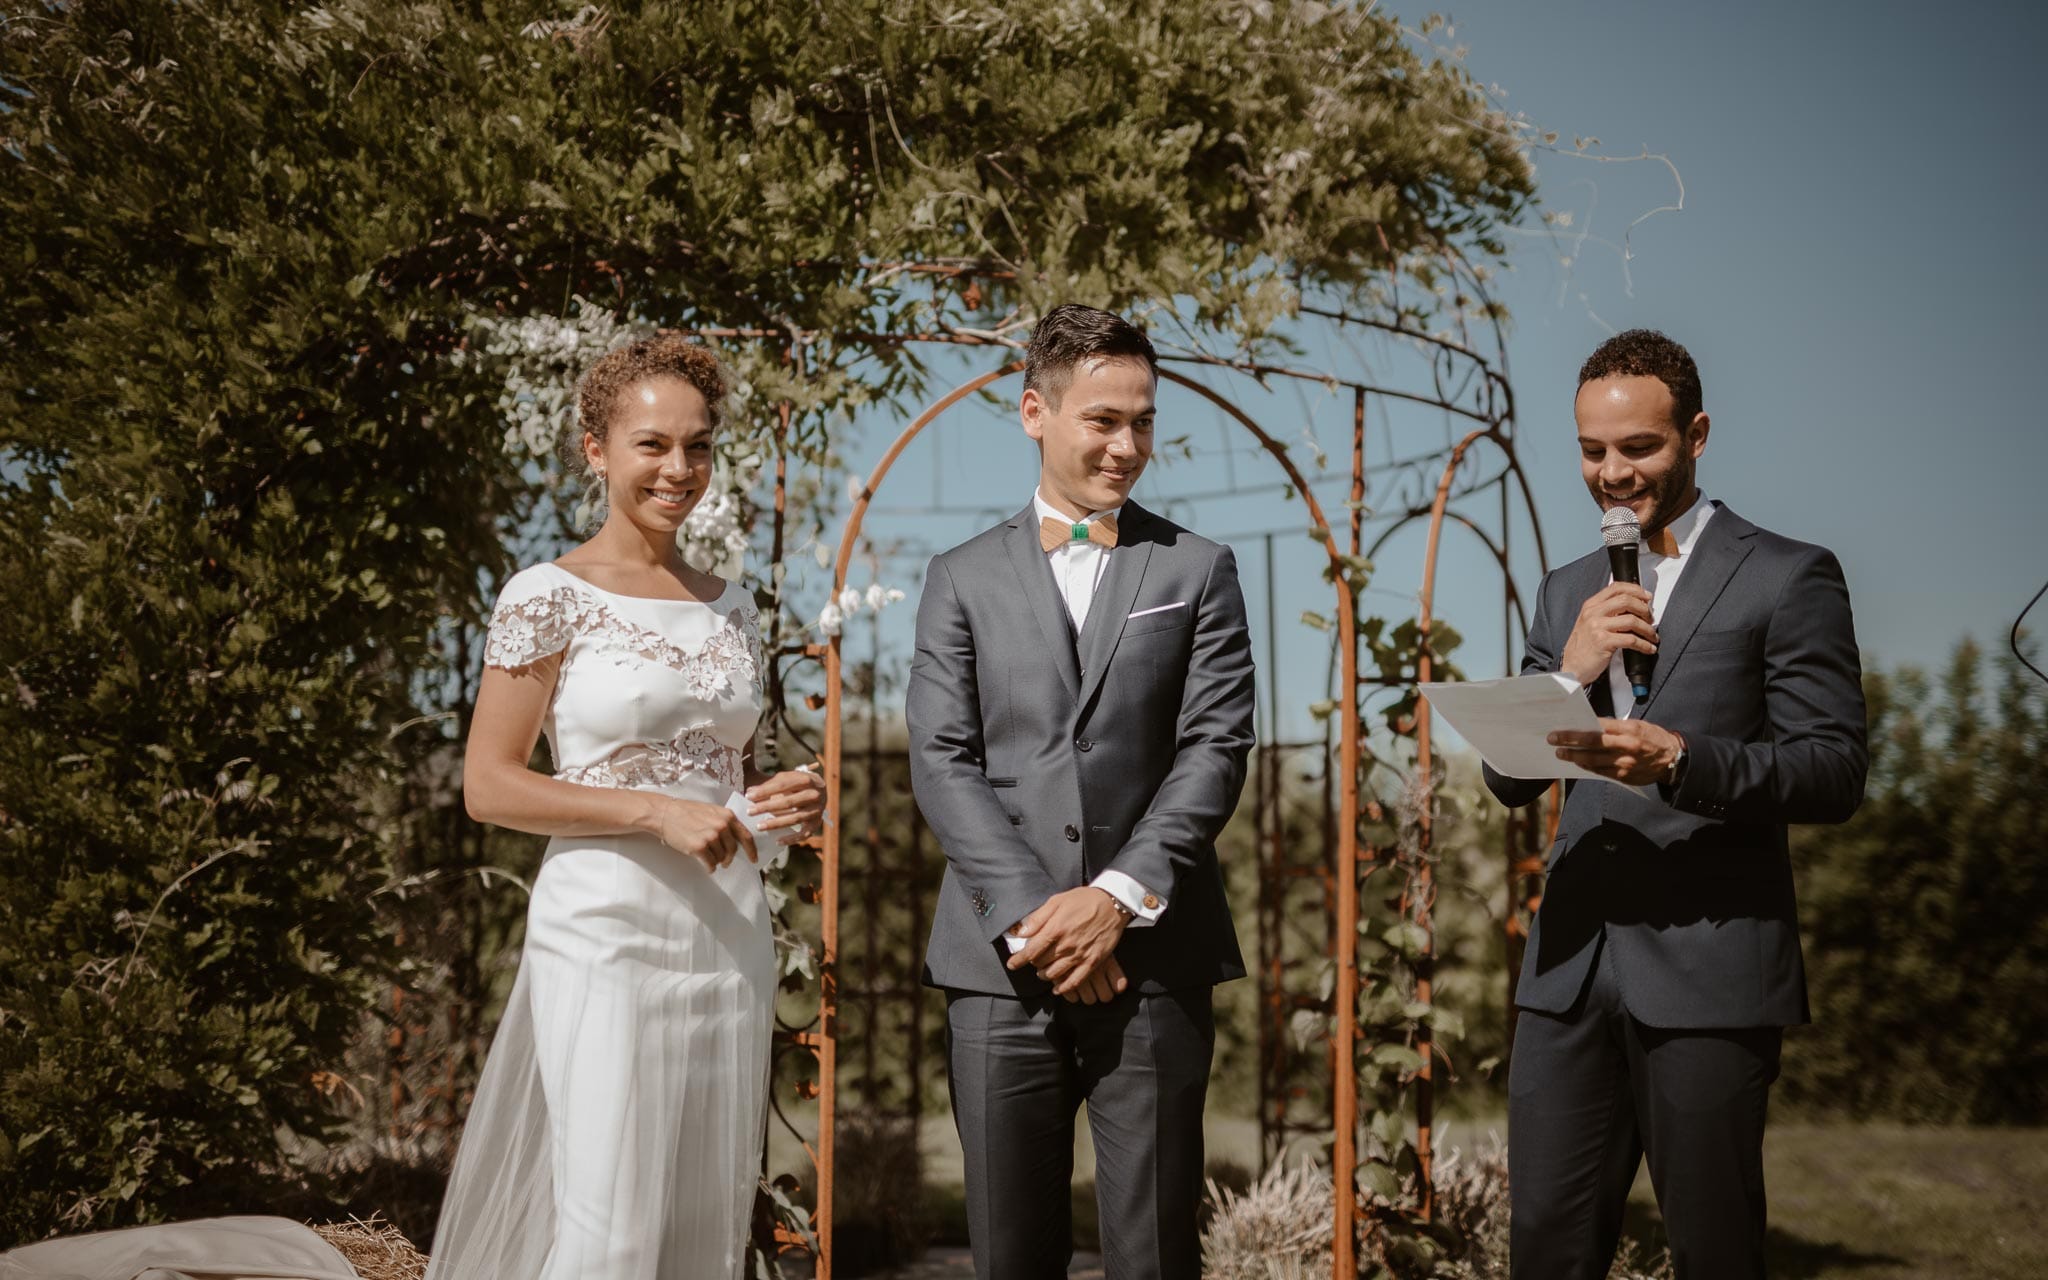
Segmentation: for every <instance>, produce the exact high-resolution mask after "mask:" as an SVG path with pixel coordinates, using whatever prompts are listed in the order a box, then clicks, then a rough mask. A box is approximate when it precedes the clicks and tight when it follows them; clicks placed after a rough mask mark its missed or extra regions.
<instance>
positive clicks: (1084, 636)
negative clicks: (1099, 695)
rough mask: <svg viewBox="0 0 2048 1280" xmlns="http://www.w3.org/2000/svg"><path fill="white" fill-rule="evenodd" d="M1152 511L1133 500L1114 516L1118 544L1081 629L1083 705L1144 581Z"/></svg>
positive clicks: (1149, 556) (1091, 694)
mask: <svg viewBox="0 0 2048 1280" xmlns="http://www.w3.org/2000/svg"><path fill="white" fill-rule="evenodd" d="M1151 523H1152V514H1151V512H1149V511H1146V510H1145V509H1144V508H1143V507H1141V506H1139V505H1138V504H1137V503H1135V502H1126V503H1125V504H1124V509H1123V513H1122V514H1121V515H1120V516H1119V517H1118V518H1117V546H1116V550H1115V551H1113V552H1111V553H1110V556H1109V570H1108V572H1106V573H1104V574H1103V575H1102V585H1100V586H1099V587H1097V588H1096V589H1095V598H1094V599H1093V600H1091V601H1089V603H1088V622H1087V625H1085V626H1083V627H1082V628H1081V644H1080V650H1081V696H1080V699H1079V703H1078V705H1080V706H1082V707H1086V706H1087V705H1088V700H1089V699H1090V698H1092V697H1094V696H1095V691H1096V689H1098V688H1100V687H1101V685H1102V676H1103V673H1104V672H1105V671H1107V670H1108V669H1109V661H1110V659H1111V658H1112V657H1113V656H1115V654H1116V645H1117V641H1119V640H1121V639H1123V634H1124V623H1125V622H1127V621H1128V620H1129V619H1130V614H1131V604H1132V602H1133V601H1135V600H1136V599H1137V598H1138V587H1139V586H1140V585H1141V584H1142V583H1143V582H1144V581H1145V568H1146V566H1147V565H1149V564H1150V563H1151V561H1152V540H1151V536H1150V534H1151V529H1150V526H1151Z"/></svg>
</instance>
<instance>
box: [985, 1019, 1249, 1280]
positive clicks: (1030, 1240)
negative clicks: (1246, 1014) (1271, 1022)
mask: <svg viewBox="0 0 2048 1280" xmlns="http://www.w3.org/2000/svg"><path fill="white" fill-rule="evenodd" d="M946 1032H947V1047H948V1064H949V1071H950V1080H951V1085H952V1095H953V1121H954V1123H955V1124H956V1125H957V1126H958V1127H959V1130H960V1147H961V1151H962V1154H963V1156H964V1157H965V1170H964V1172H965V1175H966V1183H967V1186H966V1192H967V1231H968V1236H969V1238H970V1241H971V1243H972V1244H973V1247H974V1272H975V1275H976V1276H977V1277H979V1280H1056V1278H1060V1277H1064V1276H1065V1275H1066V1274H1067V1265H1068V1263H1069V1262H1070V1261H1071V1260H1072V1258H1073V1251H1074V1233H1073V1221H1072V1217H1073V1214H1072V1204H1073V1201H1072V1195H1073V1192H1072V1179H1073V1165H1074V1113H1075V1111H1076V1109H1077V1108H1079V1107H1080V1105H1081V1104H1082V1103H1084V1102H1085V1103H1086V1104H1087V1106H1088V1128H1089V1133H1090V1135H1091V1136H1092V1137H1093V1138H1094V1141H1095V1201H1096V1208H1097V1212H1098V1214H1099V1217H1100V1222H1101V1235H1102V1259H1103V1267H1104V1271H1105V1272H1106V1274H1107V1276H1108V1278H1109V1280H1198V1277H1199V1276H1200V1274H1201V1243H1200V1238H1199V1226H1198V1223H1197V1220H1196V1212H1197V1207H1198V1206H1199V1204H1200V1203H1201V1195H1202V1176H1203V1174H1202V1105H1203V1102H1204V1100H1205V1099H1206V1098H1207V1096H1208V1091H1209V1067H1210V1061H1211V1059H1212V1057H1213V1056H1214V1051H1215V1046H1216V1024H1215V1019H1214V1014H1213V1011H1212V1008H1211V1002H1210V991H1209V988H1207V987H1198V988H1194V989H1191V990H1185V991H1174V992H1168V993H1166V994H1163V995H1142V994H1140V993H1138V992H1136V991H1127V992H1125V993H1124V994H1123V995H1121V996H1118V997H1117V998H1116V999H1114V1000H1111V1001H1110V1002H1108V1003H1107V1004H1097V1005H1086V1004H1079V1003H1071V1004H1070V1003H1068V1002H1067V1001H1065V1000H1063V999H1060V998H1059V997H1057V996H1045V997H1042V998H1037V999H1030V1000H1018V999H1015V998H1011V997H1005V996H991V995H981V994H978V993H975V992H966V991H949V992H947V993H946Z"/></svg>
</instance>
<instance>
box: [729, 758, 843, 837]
mask: <svg viewBox="0 0 2048 1280" xmlns="http://www.w3.org/2000/svg"><path fill="white" fill-rule="evenodd" d="M747 799H749V800H751V801H753V802H754V816H755V817H757V818H760V819H762V821H760V822H758V823H757V824H756V825H757V826H759V827H760V829H761V830H763V831H777V832H781V833H783V834H785V835H787V836H788V837H790V838H791V839H794V840H802V839H805V838H806V837H808V836H810V835H811V834H812V832H814V831H815V830H817V826H816V824H817V822H818V820H819V819H821V818H822V817H824V815H825V780H824V779H823V778H820V777H819V776H818V775H817V774H815V773H812V772H810V771H809V770H807V769H784V770H783V771H782V772H781V773H777V774H771V775H769V776H768V777H767V778H765V779H763V780H762V781H760V782H757V783H755V784H754V785H753V786H751V787H748V788H747Z"/></svg>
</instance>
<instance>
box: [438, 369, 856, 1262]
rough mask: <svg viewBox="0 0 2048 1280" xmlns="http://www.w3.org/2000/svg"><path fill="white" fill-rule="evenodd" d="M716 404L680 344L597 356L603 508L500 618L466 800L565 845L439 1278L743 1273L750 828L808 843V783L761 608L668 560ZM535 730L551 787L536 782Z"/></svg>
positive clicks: (508, 588) (755, 1127)
mask: <svg viewBox="0 0 2048 1280" xmlns="http://www.w3.org/2000/svg"><path fill="white" fill-rule="evenodd" d="M727 389H728V388H727V379H726V375H725V373H724V372H723V370H722V369H721V367H720V366H719V364H718V362H717V360H716V358H715V357H713V356H712V355H711V354H710V353H709V352H708V351H706V350H705V349H704V348H703V347H701V346H697V345H694V344H691V343H688V342H684V341H682V340H680V339H675V338H651V339H648V340H645V341H642V342H637V343H634V344H632V345H630V346H626V347H621V348H620V349H618V350H616V351H613V352H611V353H610V354H609V355H606V356H605V357H604V358H603V359H601V360H599V361H598V362H597V363H596V364H595V365H594V366H593V367H592V368H591V370H590V372H589V373H588V374H587V375H586V376H585V378H584V380H583V384H582V387H581V389H580V392H579V396H578V411H579V415H580V419H581V428H582V437H581V443H582V456H583V459H584V461H585V462H587V464H588V466H589V468H590V471H591V473H592V475H593V477H594V478H595V479H596V481H597V482H598V483H599V484H600V485H602V486H603V491H604V493H605V495H606V498H607V500H608V502H609V506H610V510H609V513H608V514H607V516H606V518H605V520H604V524H603V526H602V527H601V528H599V529H598V531H597V533H596V535H595V536H593V537H592V538H591V539H590V540H589V541H588V542H586V543H584V544H583V545H582V546H580V547H577V548H576V549H574V550H573V551H570V552H569V553H568V554H567V555H565V556H563V557H562V558H561V559H560V560H557V561H554V562H553V563H547V564H537V565H534V566H532V567H531V568H528V569H525V570H522V571H521V572H520V573H518V574H517V575H515V576H514V577H513V578H512V579H511V580H510V581H509V582H508V583H506V585H505V590H504V593H503V594H502V595H501V597H500V598H499V600H498V604H497V608H496V610H495V611H494V612H493V614H492V616H491V623H490V631H489V634H488V638H487V640H486V643H485V650H484V674H483V683H482V686H481V688H480V689H479V691H478V694H477V703H476V714H475V718H474V720H473V722H472V725H471V729H470V735H469V744H468V754H467V757H466V760H465V764H464V768H463V792H464V799H465V801H466V803H467V805H468V808H469V812H470V815H471V816H472V817H475V818H477V819H478V820H480V821H484V822H493V823H496V824H498V825H500V826H505V827H512V828H515V829H517V830H520V831H531V832H536V833H538V834H541V835H546V836H550V837H552V838H551V839H550V840H549V841H548V846H547V852H546V854H545V856H544V857H543V860H542V862H541V868H540V874H539V876H538V877H537V878H536V879H535V881H534V886H533V897H532V901H531V903H530V905H529V906H528V909H527V925H526V947H525V952H524V954H523V956H522V958H521V962H520V968H519V976H518V978H517V980H516V982H515V983H514V985H513V988H512V996H511V1000H510V1003H509V1004H508V1005H507V1007H506V1011H505V1017H504V1020H503V1022H502V1023H501V1024H500V1026H499V1029H498V1033H497V1037H496V1039H495V1040H494V1041H493V1043H492V1045H491V1051H490V1055H489V1058H488V1059H487V1061H486V1062H485V1065H484V1071H483V1076H482V1079H481V1080H480V1081H479V1083H478V1087H477V1094H476V1101H475V1103H474V1104H473V1106H472V1107H471V1109H470V1114H469V1120H468V1123H467V1125H466V1127H465V1129H464V1133H463V1138H462V1147H461V1150H460V1153H459V1154H458V1155H457V1157H456V1161H455V1168H454V1173H453V1175H452V1176H451V1178H450V1179H449V1185H448V1194H447V1198H446V1200H445V1201H444V1203H443V1207H442V1211H441V1220H440V1226H439V1229H438V1230H437V1231H436V1233H435V1236H434V1250H433V1260H432V1263H431V1265H430V1266H429V1268H428V1271H427V1275H428V1278H429V1280H527V1278H529V1277H542V1278H545V1280H570V1278H572V1277H573V1278H575V1280H708V1278H711V1277H719V1278H730V1277H737V1276H739V1275H740V1273H741V1268H742V1266H743V1265H744V1263H745V1258H746V1240H747V1229H748V1225H749V1220H750V1216H751V1212H752V1209H753V1203H754V1189H755V1184H756V1181H757V1179H758V1176H759V1170H760V1164H761V1143H762V1141H763V1134H764V1129H765V1106H766V1102H767V1084H768V1042H769V1031H770V1026H771V1001H772V999H773V995H774V990H775V954H774V945H773V941H772V937H771V934H770V928H769V915H768V906H767V902H766V899H765V898H764V896H763V894H762V889H761V875H760V871H759V868H758V867H757V865H756V855H757V850H756V847H755V841H754V838H753V834H752V832H751V831H750V830H749V828H748V823H751V824H752V825H753V827H754V829H755V830H758V831H761V832H763V833H765V834H767V835H770V836H772V837H774V838H801V837H802V836H804V835H806V834H808V832H809V831H810V830H811V828H812V825H813V824H814V823H816V822H817V821H818V820H819V819H820V816H821V813H822V806H823V792H822V787H821V783H820V782H819V780H818V779H817V778H816V776H815V775H813V774H810V773H806V772H802V771H787V772H782V773H776V774H772V775H764V774H761V773H758V772H756V771H755V770H754V768H753V766H752V760H751V743H752V738H753V734H754V729H755V726H756V725H757V723H758V722H759V720H760V716H761V666H762V663H763V661H764V659H763V656H762V653H761V640H760V633H759V630H758V626H757V619H756V615H755V611H754V605H753V602H752V600H751V599H750V597H749V596H748V593H747V592H746V591H744V590H743V589H741V588H740V587H739V586H738V585H737V584H734V583H729V582H724V581H721V580H720V579H718V578H715V577H713V576H712V575H710V574H709V573H705V572H703V571H702V570H700V569H697V568H695V567H693V566H691V565H689V564H687V563H685V562H684V560H683V559H682V556H681V555H680V553H679V552H678V550H677V546H676V531H677V530H678V529H679V528H680V527H681V525H682V523H683V518H684V517H685V516H687V515H688V514H689V513H690V509H691V508H692V507H693V506H695V505H696V503H697V501H698V499H699V498H701V497H702V496H703V494H704V491H705V488H706V486H707V485H708V484H709V483H710V479H711V460H712V437H713V434H714V432H715V431H716V430H717V427H718V422H719V417H720V410H721V408H722V404H723V401H724V399H725V396H726V392H727ZM541 733H546V734H547V737H548V745H549V749H550V755H551V756H552V758H553V760H554V765H555V773H554V775H553V776H552V777H549V776H546V775H544V774H541V773H538V772H535V771H534V770H531V769H529V768H528V767H527V762H528V760H529V758H530V757H531V755H532V752H533V747H534V742H535V739H536V738H537V737H538V735H540V734H541ZM742 791H744V797H743V798H741V797H740V796H739V794H738V793H740V792H742ZM729 802H730V806H729ZM741 812H746V813H748V815H749V816H748V818H747V821H746V822H743V821H742V820H741V817H740V816H739V815H740V813H741Z"/></svg>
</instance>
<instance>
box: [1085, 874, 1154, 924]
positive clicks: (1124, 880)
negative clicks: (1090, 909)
mask: <svg viewBox="0 0 2048 1280" xmlns="http://www.w3.org/2000/svg"><path fill="white" fill-rule="evenodd" d="M1088 884H1089V886H1090V887H1091V888H1096V889H1100V890H1102V891H1103V892H1104V893H1106V894H1108V895H1109V896H1110V897H1112V898H1115V899H1116V900H1117V901H1118V902H1121V903H1123V904H1124V908H1125V909H1126V910H1128V911H1129V912H1130V913H1131V922H1130V924H1129V925H1127V926H1125V927H1126V928H1131V929H1141V928H1143V927H1144V926H1146V925H1148V924H1156V923H1158V921H1159V916H1160V913H1162V912H1164V911H1165V910H1166V899H1164V898H1162V897H1160V896H1159V895H1158V894H1156V893H1154V892H1152V891H1151V890H1150V889H1147V888H1146V887H1145V886H1144V885H1142V884H1139V883H1138V882H1137V881H1136V880H1133V879H1131V877H1129V876H1127V875H1125V874H1124V873H1123V872H1121V871H1104V872H1103V873H1102V874H1100V875H1098V876H1096V877H1095V878H1094V879H1093V880H1090V881H1089V882H1088Z"/></svg>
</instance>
